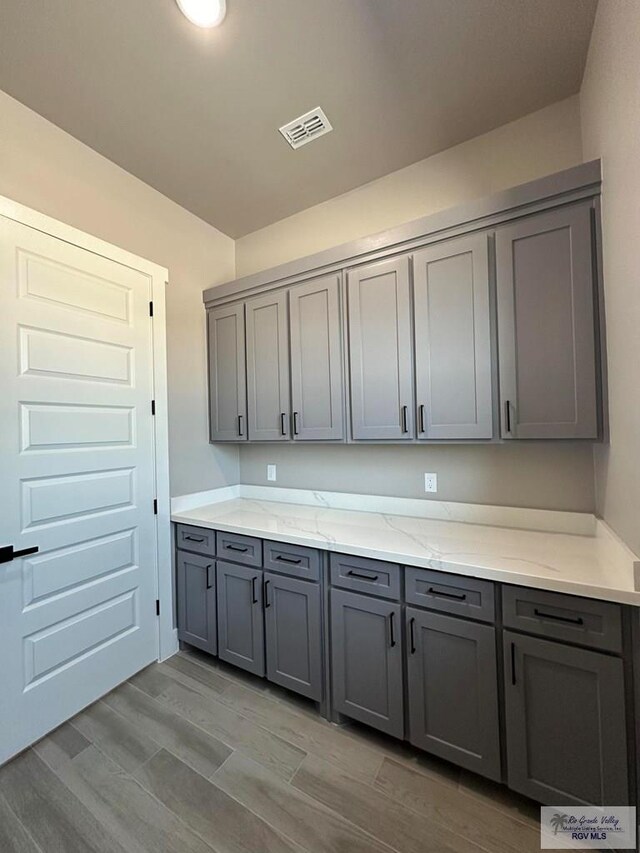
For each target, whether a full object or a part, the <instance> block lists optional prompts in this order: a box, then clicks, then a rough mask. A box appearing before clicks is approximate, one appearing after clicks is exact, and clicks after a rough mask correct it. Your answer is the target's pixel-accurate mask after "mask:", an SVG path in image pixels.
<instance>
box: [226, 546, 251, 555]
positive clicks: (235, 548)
mask: <svg viewBox="0 0 640 853" xmlns="http://www.w3.org/2000/svg"><path fill="white" fill-rule="evenodd" d="M224 547H225V548H226V549H227V551H239V552H240V553H241V554H246V553H247V551H248V550H249V549H248V548H247V546H246V545H231V544H226V545H225V546H224Z"/></svg>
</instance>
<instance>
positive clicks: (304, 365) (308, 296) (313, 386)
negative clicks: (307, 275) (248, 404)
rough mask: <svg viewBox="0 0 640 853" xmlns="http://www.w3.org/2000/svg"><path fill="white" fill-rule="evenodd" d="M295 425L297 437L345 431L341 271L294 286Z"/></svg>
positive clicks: (329, 436) (328, 436) (326, 436)
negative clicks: (339, 274) (337, 273)
mask: <svg viewBox="0 0 640 853" xmlns="http://www.w3.org/2000/svg"><path fill="white" fill-rule="evenodd" d="M289 319H290V335H291V400H292V430H293V437H294V438H295V439H296V440H297V441H304V440H305V439H306V440H310V439H311V440H316V441H317V440H321V439H323V440H328V439H341V438H343V437H344V423H343V421H344V417H343V402H342V356H341V351H342V350H341V343H340V338H341V325H340V276H338V275H330V276H325V277H324V278H317V279H313V280H312V281H308V282H305V283H304V284H299V285H296V286H295V287H292V288H291V289H290V290H289Z"/></svg>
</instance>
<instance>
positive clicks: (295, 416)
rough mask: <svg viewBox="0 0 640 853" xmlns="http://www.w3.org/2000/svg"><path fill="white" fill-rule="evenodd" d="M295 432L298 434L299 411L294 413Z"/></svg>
mask: <svg viewBox="0 0 640 853" xmlns="http://www.w3.org/2000/svg"><path fill="white" fill-rule="evenodd" d="M293 434H294V435H298V413H297V412H294V413H293Z"/></svg>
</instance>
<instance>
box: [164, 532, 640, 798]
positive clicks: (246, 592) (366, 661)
mask: <svg viewBox="0 0 640 853" xmlns="http://www.w3.org/2000/svg"><path fill="white" fill-rule="evenodd" d="M176 544H177V552H176V572H177V585H176V586H177V599H178V602H177V603H178V607H177V614H178V636H179V638H180V640H181V641H182V642H183V643H186V644H189V645H191V646H195V647H197V648H200V649H202V650H204V651H206V652H208V653H210V654H212V655H218V656H219V657H220V658H221V659H222V660H224V661H226V662H227V663H229V664H233V665H235V666H238V667H241V668H242V669H245V670H247V671H248V672H251V673H253V674H254V675H256V676H259V677H264V678H267V679H268V680H269V681H272V682H273V683H275V684H278V685H280V686H282V687H285V688H288V689H289V690H292V691H294V692H296V693H298V694H300V695H302V696H306V697H307V698H309V699H311V700H314V701H315V702H317V703H319V709H320V711H321V712H322V713H324V714H325V716H327V717H328V718H329V719H332V720H334V721H340V720H341V719H342V718H348V719H352V720H356V721H359V722H361V723H365V724H367V725H369V726H371V727H373V728H375V729H378V730H380V731H382V732H385V733H386V734H388V735H391V736H393V737H396V738H399V739H404V740H407V741H409V742H410V743H411V744H413V746H415V747H417V748H419V749H421V750H424V751H426V752H430V753H433V754H434V755H437V756H439V757H440V758H443V759H446V760H448V761H451V762H452V763H454V764H457V765H458V766H460V767H463V768H465V769H467V770H470V771H472V772H475V773H479V774H481V775H483V776H486V777H488V778H490V779H493V780H496V781H499V782H503V783H505V784H507V785H508V786H509V787H510V788H512V789H513V790H515V791H518V792H520V793H522V794H525V795H526V796H529V797H531V798H533V799H535V800H537V801H539V802H541V803H546V804H548V805H562V804H566V805H581V804H594V805H598V804H604V805H621V804H634V803H635V802H636V791H637V779H636V777H637V768H636V762H637V758H636V754H637V745H636V739H637V733H636V730H635V716H636V712H635V706H634V684H633V670H634V661H633V658H632V641H631V634H632V630H633V629H632V623H633V619H634V614H633V612H632V610H633V609H632V608H631V607H627V606H623V605H619V604H614V603H609V602H604V601H599V600H596V599H591V598H581V597H577V596H572V595H566V594H561V593H556V592H549V591H542V590H538V589H531V588H527V587H521V586H512V585H509V584H498V583H493V582H491V581H486V580H482V579H479V578H471V577H465V576H463V575H457V574H456V575H454V574H448V573H445V572H439V571H432V570H428V569H422V568H416V567H411V566H402V565H399V564H394V563H388V562H386V561H383V560H374V559H369V558H363V557H357V556H351V555H347V554H339V553H327V552H326V551H320V550H316V549H314V548H308V547H302V546H298V545H289V544H285V543H281V542H273V541H270V540H266V539H265V540H262V539H259V538H256V537H253V536H245V535H240V534H236V533H225V532H223V531H217V532H214V531H212V530H209V529H204V528H198V527H193V526H189V525H182V524H178V525H176ZM636 618H637V617H636ZM636 665H637V662H636Z"/></svg>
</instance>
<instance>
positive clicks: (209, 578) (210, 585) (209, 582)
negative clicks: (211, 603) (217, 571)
mask: <svg viewBox="0 0 640 853" xmlns="http://www.w3.org/2000/svg"><path fill="white" fill-rule="evenodd" d="M210 571H211V563H209V565H208V566H207V589H211V587H212V586H213V584H212V583H211V575H210V574H209V572H210Z"/></svg>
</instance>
